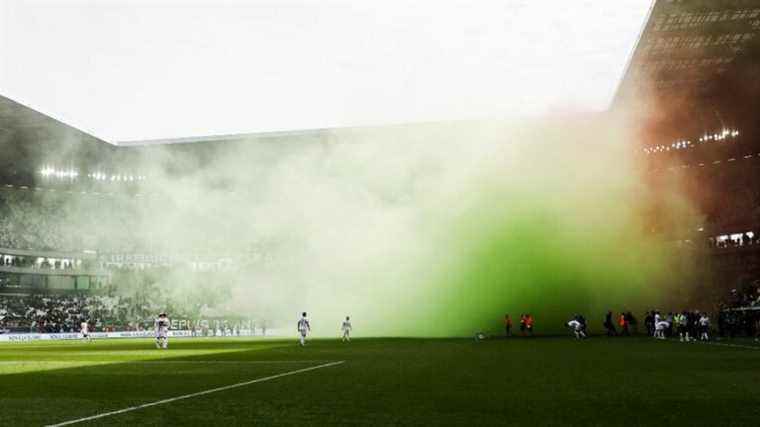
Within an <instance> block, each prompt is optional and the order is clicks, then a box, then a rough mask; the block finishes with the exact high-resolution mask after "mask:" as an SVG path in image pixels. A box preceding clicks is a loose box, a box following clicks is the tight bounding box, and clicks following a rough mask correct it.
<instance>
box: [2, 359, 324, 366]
mask: <svg viewBox="0 0 760 427" xmlns="http://www.w3.org/2000/svg"><path fill="white" fill-rule="evenodd" d="M323 362H326V361H325V360H125V361H121V360H0V365H254V364H280V363H281V364H294V363H300V364H304V363H323Z"/></svg>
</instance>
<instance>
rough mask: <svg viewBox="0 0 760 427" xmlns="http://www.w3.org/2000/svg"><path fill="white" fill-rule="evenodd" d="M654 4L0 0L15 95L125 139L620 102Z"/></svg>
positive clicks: (640, 0) (2, 66) (7, 77)
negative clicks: (620, 88)
mask: <svg viewBox="0 0 760 427" xmlns="http://www.w3.org/2000/svg"><path fill="white" fill-rule="evenodd" d="M650 4H651V1H650V0H553V1H550V0H511V1H510V0H497V1H491V0H476V1H473V0H464V1H453V0H435V1H420V0H418V1H415V2H411V1H394V0H382V1H362V0H314V1H309V0H269V1H264V0H251V1H247V2H244V1H224V0H194V1H168V0H146V1H142V0H101V1H95V0H90V1H84V0H26V1H24V0H0V94H2V95H4V96H7V97H10V98H12V99H14V100H16V101H18V102H21V103H23V104H26V105H28V106H30V107H32V108H35V109H37V110H39V111H41V112H43V113H46V114H48V115H51V116H53V117H55V118H57V119H59V120H62V121H63V122H65V123H67V124H70V125H72V126H75V127H77V128H80V129H82V130H84V131H86V132H89V133H92V134H94V135H96V136H98V137H100V138H103V139H105V140H107V141H110V142H118V141H127V140H142V139H154V138H175V137H190V136H200V135H214V134H227V133H245V132H262V131H277V130H298V129H311V128H324V127H337V126H355V125H379V124H388V123H399V122H415V121H430V120H446V119H468V118H494V117H496V118H498V117H510V116H516V115H517V116H519V115H535V114H543V113H546V112H555V111H568V110H571V111H574V110H583V111H585V110H603V109H605V108H607V106H608V104H609V102H610V100H611V97H612V95H613V93H614V90H615V88H616V86H617V84H618V82H619V80H620V78H621V75H622V73H623V71H624V68H625V65H626V61H627V59H628V57H629V55H630V53H631V50H632V49H633V47H634V45H635V43H636V40H637V38H638V36H639V33H640V30H641V28H642V25H643V24H644V20H645V19H646V15H647V12H648V10H649V7H650Z"/></svg>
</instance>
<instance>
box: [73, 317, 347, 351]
mask: <svg viewBox="0 0 760 427" xmlns="http://www.w3.org/2000/svg"><path fill="white" fill-rule="evenodd" d="M169 325H170V322H169V317H168V316H167V315H166V313H161V314H159V315H158V317H157V318H156V320H155V321H154V322H153V326H154V329H155V333H156V348H158V349H164V350H165V349H167V348H169ZM340 329H341V332H342V337H341V340H342V341H343V342H349V341H351V331H352V330H353V326H351V318H350V317H349V316H346V320H344V321H343V323H342V324H341V326H340ZM80 332H81V333H82V339H84V340H85V341H87V342H90V341H92V338H91V337H90V326H89V324H88V323H87V321H85V320H83V321H82V324H81V325H80ZM310 332H311V324H310V323H309V318H308V317H307V316H306V312H303V313H301V318H300V319H299V320H298V335H299V344H300V345H301V346H304V345H306V337H307V336H308V335H309V333H310Z"/></svg>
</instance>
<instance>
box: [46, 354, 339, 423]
mask: <svg viewBox="0 0 760 427" xmlns="http://www.w3.org/2000/svg"><path fill="white" fill-rule="evenodd" d="M342 363H345V360H340V361H337V362H330V363H325V364H322V365H317V366H310V367H308V368H303V369H296V370H295V371H288V372H283V373H281V374H275V375H270V376H268V377H263V378H257V379H255V380H250V381H245V382H242V383H237V384H231V385H226V386H222V387H217V388H212V389H210V390H204V391H199V392H197V393H190V394H185V395H182V396H177V397H171V398H169V399H163V400H158V401H155V402H150V403H143V404H142V405H137V406H130V407H129V408H124V409H119V410H118V411H111V412H104V413H102V414H97V415H92V416H90V417H85V418H78V419H76V420H70V421H64V422H62V423H58V424H48V425H47V426H46V427H59V426H67V425H71V424H77V423H82V422H85V421H92V420H97V419H100V418H105V417H110V416H112V415H118V414H123V413H125V412H132V411H137V410H138V409H144V408H149V407H151V406H158V405H163V404H164V403H171V402H176V401H178V400H184V399H190V398H191V397H197V396H204V395H207V394H211V393H217V392H220V391H225V390H230V389H233V388H239V387H244V386H247V385H251V384H256V383H263V382H264V381H270V380H274V379H277V378H282V377H287V376H289V375H295V374H300V373H303V372H308V371H313V370H316V369H321V368H328V367H330V366H336V365H340V364H342Z"/></svg>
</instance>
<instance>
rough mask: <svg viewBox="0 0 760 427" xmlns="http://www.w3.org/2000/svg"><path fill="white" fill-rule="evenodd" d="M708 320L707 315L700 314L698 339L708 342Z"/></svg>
mask: <svg viewBox="0 0 760 427" xmlns="http://www.w3.org/2000/svg"><path fill="white" fill-rule="evenodd" d="M709 332H710V318H709V317H707V313H702V316H701V317H700V318H699V339H700V340H702V341H709V340H710V336H709V335H708V334H709Z"/></svg>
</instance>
